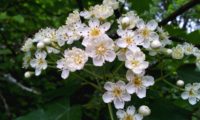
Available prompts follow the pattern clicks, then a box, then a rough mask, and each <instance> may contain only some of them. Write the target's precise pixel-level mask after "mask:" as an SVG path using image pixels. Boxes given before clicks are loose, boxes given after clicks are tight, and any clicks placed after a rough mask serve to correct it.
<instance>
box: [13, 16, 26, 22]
mask: <svg viewBox="0 0 200 120" xmlns="http://www.w3.org/2000/svg"><path fill="white" fill-rule="evenodd" d="M13 20H14V21H16V22H18V23H23V22H24V17H23V16H22V15H16V16H13Z"/></svg>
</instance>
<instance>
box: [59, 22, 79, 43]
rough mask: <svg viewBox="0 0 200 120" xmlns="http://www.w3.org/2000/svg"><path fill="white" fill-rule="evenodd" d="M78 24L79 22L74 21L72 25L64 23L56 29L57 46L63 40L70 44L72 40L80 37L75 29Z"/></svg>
mask: <svg viewBox="0 0 200 120" xmlns="http://www.w3.org/2000/svg"><path fill="white" fill-rule="evenodd" d="M79 24H80V23H74V24H73V25H64V26H61V27H60V28H59V29H58V30H57V31H56V39H57V41H58V45H59V46H63V45H64V44H65V42H67V44H72V43H73V42H74V41H77V40H79V39H80V37H81V36H80V35H79V31H77V29H76V27H78V25H79ZM75 26H76V27H75Z"/></svg>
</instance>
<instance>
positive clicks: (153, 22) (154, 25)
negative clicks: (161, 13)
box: [147, 20, 158, 30]
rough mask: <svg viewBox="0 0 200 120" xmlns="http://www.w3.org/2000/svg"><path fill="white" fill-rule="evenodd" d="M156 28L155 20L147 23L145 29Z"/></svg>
mask: <svg viewBox="0 0 200 120" xmlns="http://www.w3.org/2000/svg"><path fill="white" fill-rule="evenodd" d="M157 26H158V23H157V22H156V21H155V20H151V21H149V22H148V23H147V28H148V29H150V30H155V29H156V28H157Z"/></svg>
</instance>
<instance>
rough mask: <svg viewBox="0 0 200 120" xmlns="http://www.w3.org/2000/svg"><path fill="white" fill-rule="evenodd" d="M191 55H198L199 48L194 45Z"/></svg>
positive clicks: (199, 54)
mask: <svg viewBox="0 0 200 120" xmlns="http://www.w3.org/2000/svg"><path fill="white" fill-rule="evenodd" d="M193 55H194V56H196V57H200V50H199V49H198V48H197V47H194V52H193Z"/></svg>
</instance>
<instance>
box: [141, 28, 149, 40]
mask: <svg viewBox="0 0 200 120" xmlns="http://www.w3.org/2000/svg"><path fill="white" fill-rule="evenodd" d="M141 33H142V36H143V37H144V38H148V37H149V35H150V31H149V30H148V29H147V28H144V29H143V30H142V31H141Z"/></svg>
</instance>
